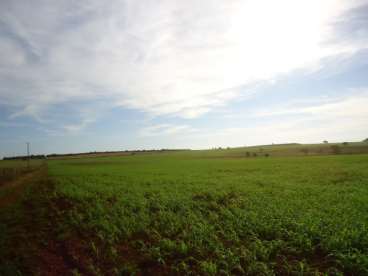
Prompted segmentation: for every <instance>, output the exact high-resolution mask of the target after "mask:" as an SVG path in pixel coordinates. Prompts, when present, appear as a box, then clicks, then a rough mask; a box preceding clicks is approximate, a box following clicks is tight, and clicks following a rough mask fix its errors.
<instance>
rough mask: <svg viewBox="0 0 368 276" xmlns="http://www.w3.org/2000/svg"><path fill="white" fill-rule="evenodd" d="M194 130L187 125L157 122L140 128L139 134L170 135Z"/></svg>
mask: <svg viewBox="0 0 368 276" xmlns="http://www.w3.org/2000/svg"><path fill="white" fill-rule="evenodd" d="M195 132H196V130H195V129H194V128H192V127H190V126H187V125H172V124H157V125H151V126H148V127H145V128H143V129H141V130H140V133H139V135H140V136H141V137H152V136H170V135H177V134H183V133H184V134H185V135H187V134H190V133H195Z"/></svg>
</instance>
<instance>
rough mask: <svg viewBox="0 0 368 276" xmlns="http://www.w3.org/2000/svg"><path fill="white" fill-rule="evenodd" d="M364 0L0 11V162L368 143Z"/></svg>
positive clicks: (210, 0) (75, 5) (15, 3)
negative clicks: (31, 156)
mask: <svg viewBox="0 0 368 276" xmlns="http://www.w3.org/2000/svg"><path fill="white" fill-rule="evenodd" d="M367 76H368V1H366V0H364V1H363V0H353V1H342V0H340V1H338V0H326V1H317V0H309V1H303V0H300V1H295V0H294V1H292V0H280V1H266V0H257V1H256V0H249V1H244V0H243V1H240V0H234V1H219V0H218V1H216V0H203V1H195V0H188V1H175V0H170V1H169V0H159V1H153V0H143V1H130V0H120V1H119V0H116V1H115V0H113V1H108V2H106V1H97V0H88V1H85V0H82V1H71V0H69V1H46V0H35V1H25V0H24V1H23V0H3V1H1V3H0V81H1V82H0V83H1V86H0V156H9V155H18V154H24V152H25V142H27V141H29V142H31V145H32V152H33V153H63V152H84V151H94V150H97V151H104V150H125V149H152V148H193V149H198V148H211V147H217V146H223V147H226V146H244V145H255V144H269V143H286V142H301V143H313V142H321V141H322V140H325V139H326V140H329V141H359V140H363V139H364V138H367V137H368V78H367Z"/></svg>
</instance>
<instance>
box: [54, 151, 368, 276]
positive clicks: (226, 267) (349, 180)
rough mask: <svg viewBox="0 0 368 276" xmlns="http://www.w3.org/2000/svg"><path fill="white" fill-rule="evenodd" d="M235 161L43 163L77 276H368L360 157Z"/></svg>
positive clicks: (199, 155)
mask: <svg viewBox="0 0 368 276" xmlns="http://www.w3.org/2000/svg"><path fill="white" fill-rule="evenodd" d="M239 152H241V153H243V149H241V150H238V152H236V151H235V150H229V151H227V150H223V151H208V152H197V151H188V152H178V153H161V154H150V155H135V156H125V157H98V158H85V159H74V160H72V159H70V160H53V161H49V175H50V177H51V179H52V182H53V190H52V197H51V199H50V201H51V203H50V204H51V205H52V210H54V211H55V212H56V214H58V216H57V218H58V221H57V235H58V239H59V240H63V241H73V242H68V243H67V246H66V247H67V248H68V251H69V255H71V258H74V259H77V260H78V262H77V263H78V265H76V266H75V270H74V272H75V273H77V272H81V273H92V274H96V275H97V274H99V273H100V274H105V273H111V274H119V273H120V274H123V275H124V273H125V274H128V275H129V274H134V273H138V274H139V273H150V274H174V273H178V274H203V275H215V274H217V275H228V274H240V275H242V274H247V275H272V274H279V275H287V274H289V275H293V274H295V275H308V274H316V275H318V274H319V275H321V274H323V273H327V274H331V275H333V274H334V275H339V274H341V275H342V274H347V275H348V274H353V275H363V274H367V273H368V205H367V204H366V203H367V201H368V187H367V185H368V170H367V168H368V156H367V155H331V156H306V157H304V156H300V157H282V158H277V157H272V155H271V157H269V158H265V157H262V158H261V157H258V158H245V157H243V158H238V157H240V156H241V154H240V153H239ZM224 157H225V158H224ZM235 157H236V158H235Z"/></svg>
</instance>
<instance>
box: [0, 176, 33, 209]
mask: <svg viewBox="0 0 368 276" xmlns="http://www.w3.org/2000/svg"><path fill="white" fill-rule="evenodd" d="M38 173H39V171H38V170H37V171H32V172H30V173H27V174H25V175H23V176H21V177H19V178H18V179H16V180H14V181H10V182H7V183H4V184H2V185H1V186H0V208H4V207H8V206H10V205H12V204H14V203H15V202H16V201H17V200H18V199H19V198H20V197H21V195H22V193H23V191H24V189H25V187H26V186H27V183H29V181H30V180H31V179H33V178H34V177H35V176H36V175H37V174H38ZM2 192H5V194H4V195H3V196H1V193H2Z"/></svg>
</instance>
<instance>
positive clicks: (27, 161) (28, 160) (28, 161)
mask: <svg viewBox="0 0 368 276" xmlns="http://www.w3.org/2000/svg"><path fill="white" fill-rule="evenodd" d="M27 167H28V169H29V142H27Z"/></svg>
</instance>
